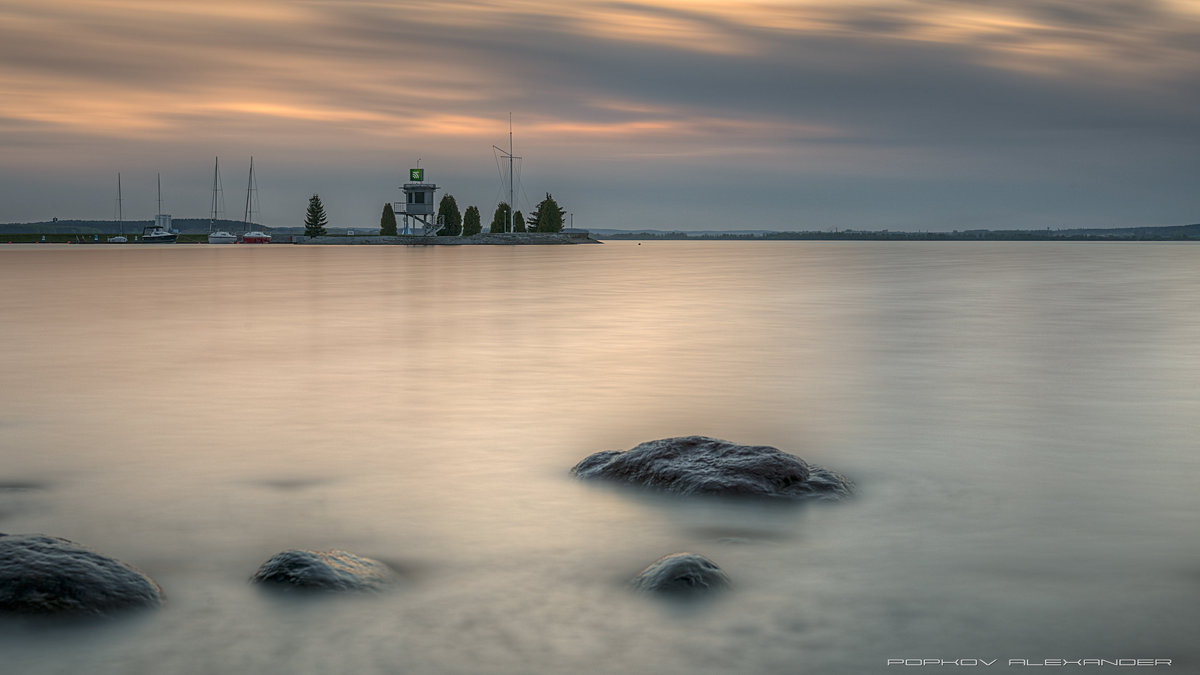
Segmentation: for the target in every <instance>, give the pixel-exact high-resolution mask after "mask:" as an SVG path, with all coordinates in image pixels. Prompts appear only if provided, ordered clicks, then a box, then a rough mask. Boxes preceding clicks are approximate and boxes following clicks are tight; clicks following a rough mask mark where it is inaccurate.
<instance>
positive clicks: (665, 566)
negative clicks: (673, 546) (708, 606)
mask: <svg viewBox="0 0 1200 675" xmlns="http://www.w3.org/2000/svg"><path fill="white" fill-rule="evenodd" d="M728 587H729V577H727V576H725V572H723V571H721V568H720V567H717V564H716V563H714V562H713V561H711V560H709V559H708V558H705V557H704V556H702V555H697V554H695V553H672V554H671V555H668V556H663V557H662V558H659V559H658V560H656V561H654V562H653V563H652V564H651V565H650V566H649V567H647V568H646V569H644V570H642V571H641V573H640V574H638V575H637V577H635V578H634V580H633V588H634V590H637V591H640V592H643V593H665V594H671V595H695V594H698V593H706V592H710V591H716V590H720V589H723V588H728Z"/></svg>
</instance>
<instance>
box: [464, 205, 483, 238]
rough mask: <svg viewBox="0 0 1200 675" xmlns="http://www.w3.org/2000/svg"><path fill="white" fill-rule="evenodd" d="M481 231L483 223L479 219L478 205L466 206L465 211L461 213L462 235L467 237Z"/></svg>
mask: <svg viewBox="0 0 1200 675" xmlns="http://www.w3.org/2000/svg"><path fill="white" fill-rule="evenodd" d="M482 231H483V225H482V224H481V223H480V221H479V207H478V206H468V207H467V212H466V213H464V214H463V221H462V233H463V236H464V237H469V236H471V235H473V234H479V233H480V232H482Z"/></svg>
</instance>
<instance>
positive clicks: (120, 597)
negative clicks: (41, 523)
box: [0, 534, 162, 615]
mask: <svg viewBox="0 0 1200 675" xmlns="http://www.w3.org/2000/svg"><path fill="white" fill-rule="evenodd" d="M161 603H162V589H161V588H159V587H158V584H156V583H154V581H153V580H152V579H150V578H149V577H147V576H146V575H145V574H142V573H141V572H140V571H138V570H137V569H134V568H133V567H131V566H130V565H127V564H126V563H123V562H121V561H120V560H117V559H115V558H110V557H108V556H105V555H101V554H100V553H97V552H95V551H93V550H91V549H89V548H87V547H84V546H81V545H79V544H76V543H75V542H72V541H68V540H66V539H60V538H58V537H48V536H46V535H42V534H0V611H2V612H8V613H15V614H69V615H106V614H110V613H112V612H118V611H121V610H126V609H132V608H136V607H157V606H159V605H160V604H161Z"/></svg>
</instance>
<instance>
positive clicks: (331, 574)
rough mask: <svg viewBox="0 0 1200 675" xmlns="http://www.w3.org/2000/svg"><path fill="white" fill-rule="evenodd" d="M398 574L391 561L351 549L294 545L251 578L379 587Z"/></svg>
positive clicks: (304, 586)
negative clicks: (317, 549) (327, 549)
mask: <svg viewBox="0 0 1200 675" xmlns="http://www.w3.org/2000/svg"><path fill="white" fill-rule="evenodd" d="M395 578H396V574H395V572H394V571H392V569H391V568H390V567H388V566H387V565H385V564H383V563H381V562H379V561H378V560H372V559H370V558H364V557H362V556H357V555H355V554H353V553H350V552H348V551H339V550H334V551H303V550H297V549H291V550H287V551H283V552H282V553H277V554H275V555H274V556H272V557H271V559H270V560H267V561H266V562H265V563H263V564H262V566H261V567H259V568H258V571H257V572H255V574H254V577H252V579H251V580H252V581H254V582H256V583H260V584H266V585H277V586H280V587H283V588H285V589H292V588H294V589H297V590H313V591H377V590H380V589H382V588H383V587H385V586H387V585H388V584H390V583H392V582H393V581H395Z"/></svg>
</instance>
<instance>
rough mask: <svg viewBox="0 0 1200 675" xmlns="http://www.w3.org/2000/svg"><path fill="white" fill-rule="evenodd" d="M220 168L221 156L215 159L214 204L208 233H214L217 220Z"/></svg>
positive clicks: (209, 214)
mask: <svg viewBox="0 0 1200 675" xmlns="http://www.w3.org/2000/svg"><path fill="white" fill-rule="evenodd" d="M220 170H221V158H220V157H216V158H214V160H213V187H212V206H211V207H210V208H209V210H208V233H209V234H212V232H213V226H214V225H215V224H216V222H217V190H219V189H220V187H219V186H220V182H219V181H220Z"/></svg>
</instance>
